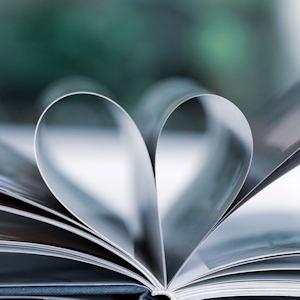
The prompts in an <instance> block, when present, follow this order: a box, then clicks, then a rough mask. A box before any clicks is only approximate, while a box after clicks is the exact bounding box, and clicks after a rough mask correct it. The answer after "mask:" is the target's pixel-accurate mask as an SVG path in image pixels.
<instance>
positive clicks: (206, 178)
mask: <svg viewBox="0 0 300 300" xmlns="http://www.w3.org/2000/svg"><path fill="white" fill-rule="evenodd" d="M200 93H201V88H199V87H197V86H196V85H195V84H194V83H193V82H190V81H188V80H180V79H174V80H168V81H166V82H165V83H162V84H160V85H158V87H157V88H154V90H153V91H150V92H149V93H148V95H147V97H148V98H146V99H144V101H145V104H144V109H143V110H142V109H140V110H141V111H142V112H143V113H144V115H146V114H147V109H146V108H147V107H149V116H148V117H145V121H146V122H147V123H146V124H144V125H140V126H141V130H143V135H144V137H146V139H147V142H148V148H149V151H150V153H151V157H152V162H155V177H156V183H157V192H158V200H159V207H160V214H161V215H162V229H163V237H164V245H165V252H166V260H167V272H168V279H169V280H170V279H171V278H172V277H173V276H174V275H175V273H176V272H177V271H178V269H179V268H180V266H181V265H182V264H183V263H184V262H185V260H186V259H187V258H188V256H189V255H190V254H191V253H192V252H193V251H194V250H195V249H196V247H197V246H198V244H199V243H200V242H201V241H202V240H203V239H204V238H205V236H206V235H207V234H208V233H209V232H210V230H211V229H212V228H213V227H214V225H215V224H216V223H217V222H218V220H219V219H220V218H221V217H222V215H223V214H224V213H225V212H226V210H227V208H228V207H229V206H230V204H231V203H232V201H233V200H234V198H235V196H236V195H237V193H238V192H239V190H240V188H241V186H242V184H243V182H244V180H245V177H246V175H247V172H248V169H249V165H250V162H251V156H252V136H251V132H250V128H249V125H248V123H247V121H246V119H245V117H244V116H243V114H242V113H241V112H240V111H239V110H238V109H237V108H236V107H235V106H234V105H233V104H232V103H230V102H229V101H228V100H226V99H224V98H222V97H219V96H216V95H207V94H202V95H201V94H200ZM151 105H152V109H150V106H151ZM153 124H157V125H156V126H154V125H153ZM152 149H155V150H156V153H155V152H153V153H152V151H154V150H152ZM170 198H173V200H171V201H170V200H169V199H170ZM166 203H167V208H166V207H165V206H166Z"/></svg>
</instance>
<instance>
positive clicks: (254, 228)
mask: <svg viewBox="0 0 300 300" xmlns="http://www.w3.org/2000/svg"><path fill="white" fill-rule="evenodd" d="M299 171H300V169H299V160H298V165H297V166H295V167H294V169H292V170H291V171H289V172H288V173H286V174H285V175H283V176H281V177H280V178H278V179H277V180H275V181H273V182H272V183H271V184H270V185H268V186H267V187H266V188H265V189H263V190H261V191H260V192H259V193H257V194H256V195H255V196H253V197H252V198H251V201H247V202H246V203H245V204H244V205H242V206H241V207H240V208H239V209H237V210H236V211H235V212H234V213H232V214H231V215H230V216H229V217H228V218H227V219H225V220H224V222H223V223H221V224H220V225H219V226H218V228H217V229H216V230H215V231H214V232H213V233H212V234H211V235H210V236H209V237H208V238H207V239H206V240H205V241H204V242H203V243H202V244H201V246H200V247H199V249H198V250H197V251H196V252H195V253H194V255H193V256H192V257H191V259H190V260H189V261H188V262H187V263H186V265H185V266H184V267H183V269H182V270H181V272H180V275H179V276H178V278H175V279H174V281H173V282H172V283H171V286H172V288H175V286H176V287H178V285H180V286H182V285H184V284H186V283H188V282H190V281H191V280H195V279H196V278H197V277H198V278H199V277H200V276H204V275H205V274H209V273H211V272H212V271H217V270H220V269H223V268H227V267H229V266H234V265H237V264H240V263H243V262H245V261H249V260H256V259H261V258H267V257H272V256H275V255H283V254H297V253H299V242H300V241H299V236H300V234H299V228H300V226H299V211H300V207H299V201H298V199H299V197H300V189H299V188H300V187H299V184H298V179H299V176H300V174H299Z"/></svg>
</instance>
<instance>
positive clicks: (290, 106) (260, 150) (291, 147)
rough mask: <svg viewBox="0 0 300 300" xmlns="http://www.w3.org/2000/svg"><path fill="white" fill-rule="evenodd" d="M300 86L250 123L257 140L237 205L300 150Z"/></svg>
mask: <svg viewBox="0 0 300 300" xmlns="http://www.w3.org/2000/svg"><path fill="white" fill-rule="evenodd" d="M299 96H300V84H299V83H298V84H297V85H295V86H294V87H293V88H291V89H290V90H289V91H287V92H286V93H285V94H284V95H283V96H281V97H280V98H278V99H276V101H274V99H272V100H273V101H268V102H267V103H266V104H265V105H264V106H263V107H262V108H261V109H260V110H259V111H258V112H256V113H255V114H254V115H253V116H252V118H249V123H250V126H251V130H252V132H253V137H254V155H253V162H252V165H251V169H250V172H249V176H248V178H247V180H246V182H245V185H244V187H243V189H242V190H241V192H240V194H239V195H238V197H237V199H236V200H235V203H234V204H237V203H238V202H239V201H241V200H242V199H243V198H244V197H245V196H246V195H247V194H248V193H249V192H250V191H251V190H252V189H253V188H254V187H256V186H257V185H258V184H259V183H260V182H261V181H262V180H264V179H265V178H266V177H267V176H268V175H269V174H271V173H272V172H273V171H274V170H275V169H276V168H277V167H278V166H279V165H280V164H281V163H282V162H284V161H285V160H287V159H288V158H289V157H290V156H291V155H292V154H293V153H295V152H296V151H297V150H298V149H299V148H300V127H299V119H300V101H299Z"/></svg>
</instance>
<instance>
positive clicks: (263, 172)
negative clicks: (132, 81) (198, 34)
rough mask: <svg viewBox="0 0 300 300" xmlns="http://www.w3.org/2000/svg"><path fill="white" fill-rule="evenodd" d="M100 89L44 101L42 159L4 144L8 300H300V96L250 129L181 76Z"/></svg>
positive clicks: (74, 89) (67, 88)
mask: <svg viewBox="0 0 300 300" xmlns="http://www.w3.org/2000/svg"><path fill="white" fill-rule="evenodd" d="M100 90H101V87H99V86H97V85H96V84H88V83H85V84H83V85H81V84H79V83H78V82H76V81H75V82H72V81H71V82H69V83H68V82H64V83H62V84H61V85H58V86H55V87H54V90H49V91H47V92H46V93H45V94H44V96H43V99H44V100H43V101H44V103H46V102H48V103H50V102H51V103H50V104H49V105H48V106H47V108H46V110H45V111H44V112H43V114H42V116H41V117H40V119H39V121H38V124H37V127H36V130H35V140H34V148H35V160H36V163H35V161H34V160H33V159H32V157H30V155H25V154H24V155H21V154H20V152H22V151H21V150H22V147H23V146H22V145H21V144H20V145H19V146H17V147H16V146H14V150H13V146H12V145H8V144H9V143H8V142H7V141H6V142H5V141H3V142H2V144H1V147H0V151H1V156H0V161H1V164H0V176H1V181H0V185H1V192H2V194H1V198H0V266H1V267H0V274H1V276H0V297H1V298H10V297H19V298H43V299H48V298H49V299H53V297H54V298H56V299H58V298H59V299H63V298H68V299H70V298H71V299H72V298H74V299H75V298H76V299H81V298H82V299H83V298H89V299H93V298H97V299H99V298H100V299H102V298H101V297H100V296H101V295H102V297H103V298H104V299H119V298H120V299H123V298H124V299H126V298H131V299H134V298H136V299H137V298H138V297H140V299H152V297H153V298H156V297H157V298H161V299H168V298H170V299H211V298H219V297H233V296H255V295H261V296H300V276H299V274H300V273H299V271H300V168H299V162H300V153H299V146H300V101H299V95H300V89H299V88H295V89H293V90H291V91H290V92H289V93H287V94H286V95H285V96H284V97H283V99H282V100H281V101H278V102H277V103H273V104H272V105H268V106H266V108H265V109H262V113H261V115H259V114H257V115H256V116H255V119H252V120H250V125H249V123H248V122H247V120H246V119H245V117H244V116H243V114H242V113H241V112H240V110H239V109H238V108H237V107H236V106H235V105H234V104H232V103H231V102H230V101H228V100H226V99H224V98H222V97H220V96H216V95H212V94H209V93H208V92H206V91H204V90H203V89H202V88H200V87H199V86H197V85H196V84H195V83H194V82H191V81H189V80H186V79H170V80H167V81H165V82H162V83H159V84H158V85H157V86H154V87H153V88H152V89H151V90H149V91H148V92H147V93H146V94H145V96H144V97H143V99H141V102H140V106H139V107H137V109H136V111H135V112H134V113H132V116H130V115H129V114H128V113H126V112H125V110H123V109H122V108H121V107H120V106H119V105H118V104H117V103H116V102H114V101H113V100H111V99H110V98H108V97H107V94H102V93H103V92H102V91H100ZM53 99H56V100H54V101H53V102H52V100H53ZM133 120H134V121H133ZM250 126H251V129H250ZM7 132H8V131H7ZM251 132H252V133H251ZM252 135H253V137H252ZM3 140H4V139H3ZM24 147H25V146H24Z"/></svg>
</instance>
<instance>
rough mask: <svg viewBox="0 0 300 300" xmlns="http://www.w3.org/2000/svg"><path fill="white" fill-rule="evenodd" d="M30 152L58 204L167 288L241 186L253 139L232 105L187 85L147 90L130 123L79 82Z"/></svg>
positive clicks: (58, 103)
mask: <svg viewBox="0 0 300 300" xmlns="http://www.w3.org/2000/svg"><path fill="white" fill-rule="evenodd" d="M136 124H137V125H136ZM35 152H36V160H37V164H38V168H39V170H40V173H41V175H42V177H43V179H44V180H45V182H46V184H47V185H48V187H49V189H50V190H51V191H52V193H53V194H54V195H55V196H56V198H57V199H58V200H59V201H60V202H61V203H62V204H63V205H64V206H65V207H66V208H67V209H68V210H69V211H70V212H71V213H72V214H73V215H74V216H75V217H76V218H77V219H79V220H80V221H81V222H82V223H84V224H85V225H86V226H88V227H89V228H90V229H92V230H93V231H94V232H95V234H96V235H97V236H99V238H101V239H103V240H104V241H106V242H107V243H109V244H111V245H112V246H114V247H116V248H118V249H121V250H122V251H123V252H125V253H126V254H127V255H129V256H130V257H132V258H133V259H136V260H137V261H139V262H140V263H142V264H143V265H144V266H146V267H147V268H148V269H149V270H150V271H151V272H152V273H153V275H154V276H156V278H157V279H158V280H159V281H160V282H161V283H165V282H166V274H167V277H168V281H170V280H171V279H172V277H173V276H174V275H175V274H176V272H178V270H179V269H180V267H181V266H182V265H183V264H184V262H185V261H186V260H187V259H188V257H189V256H190V255H191V254H192V253H193V251H195V250H196V249H197V247H199V245H200V244H201V241H203V239H205V237H206V236H207V235H208V234H209V233H210V232H211V231H212V230H213V229H214V226H215V225H216V224H217V222H218V221H219V220H220V218H221V217H222V215H223V214H224V213H225V212H226V210H227V209H228V207H229V206H230V204H231V203H232V201H233V200H234V198H235V196H236V195H237V193H238V192H239V190H240V189H241V187H242V185H243V182H244V180H245V178H246V176H247V173H248V170H249V166H250V163H251V157H252V136H251V131H250V128H249V125H248V123H247V121H246V119H245V117H244V116H243V114H242V113H241V112H240V111H239V110H238V109H237V107H236V106H234V105H233V104H232V103H231V102H229V101H228V100H226V99H224V98H222V97H219V96H216V95H210V94H206V93H203V91H202V90H201V89H200V88H199V87H198V86H196V85H195V84H194V83H191V82H189V81H187V80H179V79H176V80H175V79H174V80H169V81H166V82H164V83H162V84H159V85H158V86H157V87H155V88H154V89H152V91H150V92H149V93H148V94H146V95H145V99H144V100H143V104H142V106H141V107H140V109H139V110H138V113H137V119H136V123H135V122H134V121H133V119H132V118H131V117H130V116H129V114H128V113H126V112H125V110H124V109H122V108H121V107H120V106H119V105H118V104H117V103H116V102H114V101H113V100H111V99H110V98H108V97H106V96H104V95H102V94H100V93H97V92H93V91H82V90H80V88H79V87H78V86H77V87H75V91H73V92H69V93H67V94H65V95H63V96H62V97H60V98H58V99H56V100H55V101H54V102H52V103H51V104H50V105H49V106H48V107H47V108H46V110H45V111H44V112H43V114H42V116H41V117H40V119H39V122H38V124H37V127H36V133H35ZM157 198H158V199H157ZM170 199H171V200H170ZM158 203H159V204H158ZM165 260H166V264H165ZM165 266H166V267H165ZM165 269H166V271H167V272H166V271H165Z"/></svg>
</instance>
